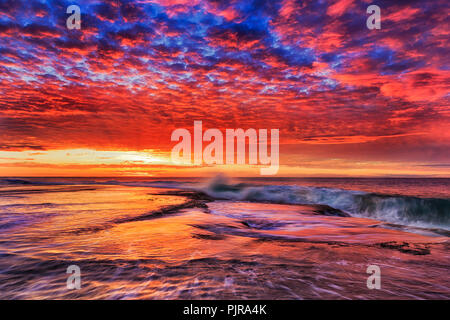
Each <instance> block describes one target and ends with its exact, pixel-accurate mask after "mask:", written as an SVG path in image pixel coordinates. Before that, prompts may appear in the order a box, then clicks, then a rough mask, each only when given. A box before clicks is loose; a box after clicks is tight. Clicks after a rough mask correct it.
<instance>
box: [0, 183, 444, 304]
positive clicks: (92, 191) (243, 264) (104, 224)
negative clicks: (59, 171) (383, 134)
mask: <svg viewBox="0 0 450 320" xmlns="http://www.w3.org/2000/svg"><path fill="white" fill-rule="evenodd" d="M449 235H450V179H444V178H427V179H424V178H239V179H229V178H226V177H224V176H217V177H215V178H212V179H207V178H164V179H161V178H148V177H127V178H23V177H20V178H0V257H1V259H0V298H2V299H440V298H444V299H448V298H450V281H449V279H448V269H449V265H450V264H449V261H450V260H449V250H448V249H449ZM73 265H75V266H78V267H79V270H80V277H81V287H80V288H79V289H69V288H68V287H67V279H68V277H69V276H70V274H68V273H67V268H68V267H69V266H73ZM370 265H376V266H379V268H380V270H381V288H380V289H370V288H368V286H367V279H368V277H369V276H370V274H368V273H367V267H368V266H370Z"/></svg>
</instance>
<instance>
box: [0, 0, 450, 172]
mask: <svg viewBox="0 0 450 320" xmlns="http://www.w3.org/2000/svg"><path fill="white" fill-rule="evenodd" d="M72 4H76V5H78V6H79V7H80V9H81V29H80V30H76V29H73V30H69V29H68V28H67V27H66V19H67V18H68V17H69V16H70V14H67V13H66V9H67V7H68V6H69V5H72ZM371 4H376V5H378V6H379V7H380V9H381V29H374V30H369V29H368V28H367V27H366V20H367V18H368V17H369V14H367V13H366V9H367V7H368V6H369V5H371ZM448 9H449V2H448V1H446V0H434V1H412V0H408V1H406V0H405V1H403V0H398V1H372V0H370V1H352V0H337V1H324V0H322V1H299V0H281V1H278V0H242V1H241V0H230V1H220V0H136V1H119V0H106V1H95V0H90V1H86V0H74V1H64V0H63V1H61V0H59V1H53V0H46V1H38V0H14V1H12V0H9V1H4V0H0V175H1V176H134V175H138V176H141V175H142V176H156V177H157V176H202V175H209V174H215V173H217V172H218V171H220V172H225V173H228V174H230V175H237V176H255V175H258V174H259V169H258V166H255V165H224V166H206V165H197V166H195V165H192V166H189V165H183V166H180V165H175V164H174V163H173V162H172V161H171V158H170V152H171V149H172V147H173V146H174V145H175V143H174V142H173V141H171V139H170V138H171V133H172V132H173V130H175V129H177V128H187V129H192V127H193V124H194V121H195V120H200V121H202V122H203V127H204V128H218V129H219V130H225V129H226V128H243V129H248V128H254V129H274V128H277V129H279V130H280V138H279V143H280V169H279V171H278V176H402V177H409V176H414V177H415V176H427V177H450V152H449V150H450V148H449V147H450V130H449V128H450V107H449V85H450V78H449V68H450V63H449V59H450V55H449V54H448V53H449V50H448V47H449V43H448V41H449V39H450V37H449V18H448V12H449V10H448Z"/></svg>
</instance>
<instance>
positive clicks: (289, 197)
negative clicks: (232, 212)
mask: <svg viewBox="0 0 450 320" xmlns="http://www.w3.org/2000/svg"><path fill="white" fill-rule="evenodd" d="M200 191H202V192H204V193H206V194H207V195H209V196H210V197H213V198H216V199H222V200H235V201H252V202H269V203H282V204H322V205H328V206H330V207H333V208H335V209H339V210H342V211H345V212H347V213H349V214H351V215H352V216H359V217H366V218H373V219H377V220H381V221H387V222H391V223H397V224H403V225H410V226H417V227H426V228H430V227H437V228H444V229H447V230H448V229H450V199H439V198H419V197H412V196H403V195H385V194H376V193H368V192H363V191H351V190H343V189H337V188H321V187H310V186H298V185H263V186H255V185H248V184H243V183H239V184H232V183H230V182H229V181H228V179H227V178H226V177H224V176H218V177H216V178H215V179H213V180H212V181H211V182H210V183H209V184H208V185H206V186H204V187H202V188H201V189H200Z"/></svg>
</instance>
